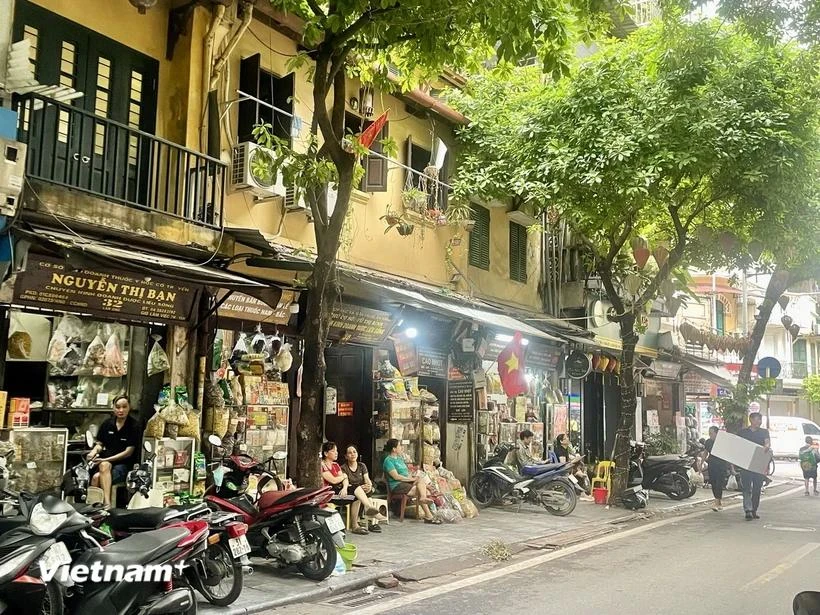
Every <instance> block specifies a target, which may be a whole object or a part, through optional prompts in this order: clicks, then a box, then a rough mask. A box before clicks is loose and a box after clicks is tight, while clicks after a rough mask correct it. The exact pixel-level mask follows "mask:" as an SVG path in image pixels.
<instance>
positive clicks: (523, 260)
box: [510, 222, 527, 282]
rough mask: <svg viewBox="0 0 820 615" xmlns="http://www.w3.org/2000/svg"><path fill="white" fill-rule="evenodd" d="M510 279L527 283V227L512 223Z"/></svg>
mask: <svg viewBox="0 0 820 615" xmlns="http://www.w3.org/2000/svg"><path fill="white" fill-rule="evenodd" d="M510 279H511V280H514V281H516V282H526V281H527V227H525V226H522V225H521V224H517V223H515V222H510Z"/></svg>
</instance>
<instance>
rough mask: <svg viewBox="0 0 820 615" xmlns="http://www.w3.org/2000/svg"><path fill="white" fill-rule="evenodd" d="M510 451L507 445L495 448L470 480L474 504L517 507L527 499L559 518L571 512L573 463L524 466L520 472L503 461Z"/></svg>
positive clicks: (573, 502) (574, 500)
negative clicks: (492, 453) (511, 505)
mask: <svg viewBox="0 0 820 615" xmlns="http://www.w3.org/2000/svg"><path fill="white" fill-rule="evenodd" d="M512 450H513V447H512V446H508V445H501V446H499V447H498V448H496V450H495V454H494V455H493V457H492V458H491V459H489V460H487V461H486V462H485V463H484V464H483V465H482V466H481V467H480V468H479V470H478V472H477V473H476V474H475V475H474V476H473V478H472V479H471V480H470V489H469V490H470V497H471V498H472V499H473V501H474V502H475V503H476V505H477V506H479V507H481V508H484V507H486V506H489V505H490V504H494V503H500V504H517V505H518V507H519V510H520V508H521V504H522V503H523V502H529V503H530V504H535V505H536V506H543V507H544V508H545V509H546V510H547V512H549V513H550V514H553V515H556V516H559V517H564V516H566V515H569V514H570V513H572V511H573V510H575V506H576V504H577V503H578V495H577V493H576V486H577V483H578V479H576V478H575V477H574V476H573V475H572V472H571V468H572V466H573V462H567V463H547V464H537V465H531V466H525V467H524V468H523V469H522V474H523V475H521V474H518V472H516V471H515V470H513V468H511V467H510V466H508V465H506V464H505V463H504V461H505V459H506V457H507V455H508V454H509V453H510V452H511V451H512Z"/></svg>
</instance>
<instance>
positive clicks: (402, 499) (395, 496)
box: [385, 480, 421, 521]
mask: <svg viewBox="0 0 820 615" xmlns="http://www.w3.org/2000/svg"><path fill="white" fill-rule="evenodd" d="M385 482H386V483H387V501H388V502H393V501H394V500H398V501H399V521H404V511H405V510H406V509H407V502H408V500H414V501H415V504H416V519H420V518H421V510H420V509H421V506H420V505H419V501H418V497H417V496H410V495H407V494H406V493H393V491H392V490H391V489H390V481H388V480H385Z"/></svg>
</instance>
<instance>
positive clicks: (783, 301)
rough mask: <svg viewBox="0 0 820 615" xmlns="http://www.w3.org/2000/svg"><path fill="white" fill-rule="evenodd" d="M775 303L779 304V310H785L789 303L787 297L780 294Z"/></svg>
mask: <svg viewBox="0 0 820 615" xmlns="http://www.w3.org/2000/svg"><path fill="white" fill-rule="evenodd" d="M777 305H779V306H780V309H781V310H785V309H786V306H787V305H789V298H788V297H787V296H786V295H781V296H780V299H778V300H777Z"/></svg>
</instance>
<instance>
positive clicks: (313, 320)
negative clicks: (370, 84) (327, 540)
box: [292, 159, 353, 487]
mask: <svg viewBox="0 0 820 615" xmlns="http://www.w3.org/2000/svg"><path fill="white" fill-rule="evenodd" d="M351 160H352V159H351ZM338 171H339V184H338V193H337V194H338V196H337V202H336V211H335V212H334V218H335V217H336V215H337V214H338V215H339V216H340V217H341V218H342V220H343V219H344V216H345V215H346V214H347V211H348V209H349V208H350V196H351V194H352V192H353V163H352V162H351V163H350V164H349V165H344V166H343V168H341V169H338ZM319 223H320V222H319V220H316V222H315V224H319ZM337 227H338V231H337ZM340 231H341V224H339V225H336V224H329V225H328V226H327V227H326V228H325V229H324V230H322V231H319V230H318V229H317V233H316V235H317V242H316V243H317V245H316V263H315V264H314V266H313V273H312V275H311V276H310V278H309V279H308V281H307V287H308V302H307V311H306V318H305V333H304V339H305V350H304V358H303V363H302V366H303V367H302V404H301V413H300V415H299V425H298V427H297V430H296V437H297V451H296V460H297V466H296V468H294V469H293V472H292V474H293V475H294V476H295V477H296V483H297V484H298V485H299V486H300V487H314V486H319V484H320V483H321V472H320V471H319V453H320V449H321V446H322V442H323V440H324V403H323V402H324V391H325V346H326V344H327V337H328V333H329V331H330V319H331V315H332V314H333V306H334V305H335V304H336V298H337V297H338V296H339V291H340V289H339V285H338V282H337V271H336V254H337V252H338V251H339V242H340V234H341V232H340Z"/></svg>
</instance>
